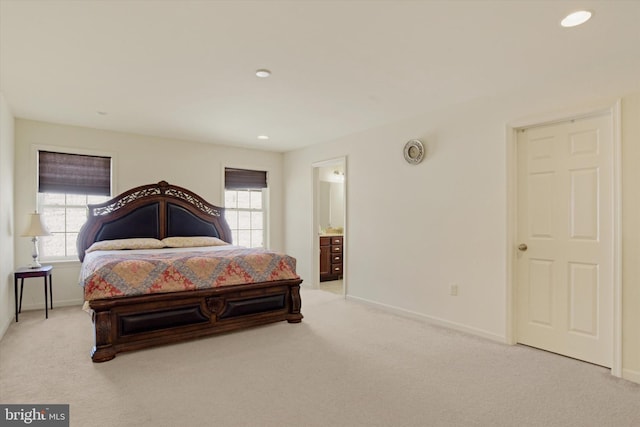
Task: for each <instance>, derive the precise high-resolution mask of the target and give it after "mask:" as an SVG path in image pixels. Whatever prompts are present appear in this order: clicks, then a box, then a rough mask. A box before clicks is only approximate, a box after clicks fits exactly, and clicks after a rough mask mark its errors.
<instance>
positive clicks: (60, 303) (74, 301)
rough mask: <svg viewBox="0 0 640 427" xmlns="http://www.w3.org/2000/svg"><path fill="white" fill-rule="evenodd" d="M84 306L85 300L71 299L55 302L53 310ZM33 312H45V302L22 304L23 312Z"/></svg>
mask: <svg viewBox="0 0 640 427" xmlns="http://www.w3.org/2000/svg"><path fill="white" fill-rule="evenodd" d="M83 304H84V300H82V299H70V300H60V301H58V300H55V301H54V302H53V310H55V309H56V307H69V306H73V305H78V306H81V307H82V305H83ZM33 310H42V311H44V301H42V302H40V303H38V304H22V312H25V311H33ZM49 311H51V309H49ZM14 320H15V318H14Z"/></svg>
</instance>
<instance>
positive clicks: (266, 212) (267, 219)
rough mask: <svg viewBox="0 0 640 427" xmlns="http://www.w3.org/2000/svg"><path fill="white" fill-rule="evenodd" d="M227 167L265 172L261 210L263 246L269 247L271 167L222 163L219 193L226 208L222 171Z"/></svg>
mask: <svg viewBox="0 0 640 427" xmlns="http://www.w3.org/2000/svg"><path fill="white" fill-rule="evenodd" d="M227 168H231V169H246V170H254V171H265V172H267V188H265V189H264V191H263V200H262V202H263V206H264V208H263V211H264V230H263V232H264V236H263V239H264V248H265V249H270V248H271V191H270V182H269V181H270V176H271V173H272V172H271V168H268V167H261V166H255V165H253V166H247V165H237V164H223V165H222V167H221V168H220V187H221V190H220V194H221V195H222V197H221V199H222V207H224V208H225V209H226V206H225V198H224V195H225V193H224V192H225V179H224V171H225V169H227ZM233 244H234V245H235V244H237V242H233Z"/></svg>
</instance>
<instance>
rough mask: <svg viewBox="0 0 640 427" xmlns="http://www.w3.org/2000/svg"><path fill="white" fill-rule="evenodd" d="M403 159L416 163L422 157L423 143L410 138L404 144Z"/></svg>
mask: <svg viewBox="0 0 640 427" xmlns="http://www.w3.org/2000/svg"><path fill="white" fill-rule="evenodd" d="M404 159H405V160H406V161H407V163H411V164H412V165H417V164H418V163H420V162H421V161H422V159H424V145H423V144H422V141H420V140H419V139H412V140H410V141H409V142H407V143H406V144H405V145H404Z"/></svg>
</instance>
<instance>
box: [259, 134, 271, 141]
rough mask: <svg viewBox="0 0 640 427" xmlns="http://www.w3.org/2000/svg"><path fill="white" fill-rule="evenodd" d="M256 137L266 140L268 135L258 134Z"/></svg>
mask: <svg viewBox="0 0 640 427" xmlns="http://www.w3.org/2000/svg"><path fill="white" fill-rule="evenodd" d="M258 139H261V140H263V141H266V140H267V139H269V136H268V135H258Z"/></svg>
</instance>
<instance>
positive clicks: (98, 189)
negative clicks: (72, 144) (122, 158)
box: [38, 151, 111, 196]
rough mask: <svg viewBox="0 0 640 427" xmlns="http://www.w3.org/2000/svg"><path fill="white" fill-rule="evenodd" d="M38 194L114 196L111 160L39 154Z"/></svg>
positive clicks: (61, 154) (98, 157) (40, 152)
mask: <svg viewBox="0 0 640 427" xmlns="http://www.w3.org/2000/svg"><path fill="white" fill-rule="evenodd" d="M38 192H40V193H71V194H90V195H95V196H110V195H111V157H102V156H87V155H83V154H67V153H56V152H52V151H38Z"/></svg>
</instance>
